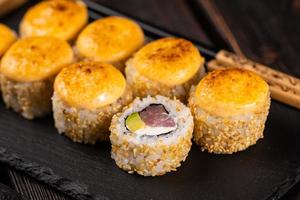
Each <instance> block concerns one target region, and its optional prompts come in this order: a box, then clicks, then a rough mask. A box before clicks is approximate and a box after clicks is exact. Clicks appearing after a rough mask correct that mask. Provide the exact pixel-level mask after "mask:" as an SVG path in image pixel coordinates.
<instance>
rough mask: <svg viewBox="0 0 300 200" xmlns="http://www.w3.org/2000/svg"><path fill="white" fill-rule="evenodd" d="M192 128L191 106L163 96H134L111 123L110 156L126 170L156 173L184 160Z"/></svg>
mask: <svg viewBox="0 0 300 200" xmlns="http://www.w3.org/2000/svg"><path fill="white" fill-rule="evenodd" d="M193 128H194V122H193V117H192V115H191V112H190V109H189V108H188V107H186V106H185V105H184V104H182V103H181V102H180V101H179V100H171V99H169V98H167V97H164V96H155V97H150V96H148V97H145V98H143V99H140V98H136V99H135V100H134V101H133V102H132V103H131V104H130V105H129V106H128V107H125V108H124V109H123V111H122V112H121V113H118V114H116V115H114V117H113V119H112V123H111V126H110V131H111V135H110V141H111V145H112V149H111V156H112V158H113V159H114V160H115V162H116V164H117V166H118V167H120V168H121V169H123V170H125V171H127V172H128V173H134V172H136V173H138V174H140V175H143V176H158V175H163V174H165V173H167V172H170V171H175V170H176V168H177V167H179V166H180V165H181V162H183V161H185V159H186V157H187V155H188V153H189V151H190V149H191V145H192V133H193Z"/></svg>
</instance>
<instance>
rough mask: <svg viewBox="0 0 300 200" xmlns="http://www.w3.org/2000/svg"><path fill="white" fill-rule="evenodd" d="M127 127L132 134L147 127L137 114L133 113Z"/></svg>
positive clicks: (127, 121) (127, 120) (128, 119)
mask: <svg viewBox="0 0 300 200" xmlns="http://www.w3.org/2000/svg"><path fill="white" fill-rule="evenodd" d="M125 125H126V127H127V128H128V129H129V130H130V131H131V132H135V131H137V130H139V129H141V128H144V127H145V123H144V122H143V120H142V119H141V117H140V115H139V113H137V112H135V113H132V114H131V115H129V116H128V117H127V118H126V120H125Z"/></svg>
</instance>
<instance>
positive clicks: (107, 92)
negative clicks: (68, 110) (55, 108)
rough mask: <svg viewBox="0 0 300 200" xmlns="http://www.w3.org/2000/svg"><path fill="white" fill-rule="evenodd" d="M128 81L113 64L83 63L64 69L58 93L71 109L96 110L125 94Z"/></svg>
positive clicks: (56, 81) (58, 85)
mask: <svg viewBox="0 0 300 200" xmlns="http://www.w3.org/2000/svg"><path fill="white" fill-rule="evenodd" d="M125 88H126V80H125V78H124V76H123V75H122V73H121V72H120V71H119V70H117V69H116V68H115V67H114V66H112V65H110V64H105V63H100V62H80V63H75V64H73V65H71V66H69V67H66V68H64V69H63V70H62V71H61V72H60V73H59V74H58V76H57V77H56V79H55V82H54V90H55V92H56V94H57V95H59V97H60V98H61V99H63V100H64V101H65V102H67V103H68V104H69V105H70V106H74V107H77V108H87V109H96V108H99V107H103V106H106V105H108V104H111V103H113V102H115V101H117V99H118V98H120V97H121V96H122V94H123V93H124V92H125Z"/></svg>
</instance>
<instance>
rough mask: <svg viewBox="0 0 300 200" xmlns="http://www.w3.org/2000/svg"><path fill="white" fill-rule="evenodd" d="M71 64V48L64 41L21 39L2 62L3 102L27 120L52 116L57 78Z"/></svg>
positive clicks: (45, 37)
mask: <svg viewBox="0 0 300 200" xmlns="http://www.w3.org/2000/svg"><path fill="white" fill-rule="evenodd" d="M72 61H73V51H72V48H71V47H70V45H69V44H68V43H67V42H65V41H64V40H60V39H56V38H54V37H48V36H43V37H30V38H25V39H21V40H18V41H17V42H15V43H14V44H13V45H12V46H11V47H10V48H9V50H8V51H7V52H6V53H5V54H4V56H3V58H2V60H1V90H2V96H3V100H4V103H5V104H6V106H7V107H8V108H12V109H13V110H15V111H16V112H20V113H21V115H22V116H23V117H25V118H27V119H33V118H35V117H42V116H44V115H46V114H48V113H50V111H51V96H52V92H53V81H54V77H55V75H56V74H57V73H58V72H59V71H60V70H61V69H62V68H63V67H64V66H66V65H67V64H70V63H71V62H72Z"/></svg>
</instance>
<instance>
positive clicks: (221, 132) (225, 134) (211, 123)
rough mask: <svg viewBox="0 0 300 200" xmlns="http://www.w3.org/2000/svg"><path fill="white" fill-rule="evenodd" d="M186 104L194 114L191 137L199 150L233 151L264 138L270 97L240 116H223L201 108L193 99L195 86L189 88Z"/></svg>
mask: <svg viewBox="0 0 300 200" xmlns="http://www.w3.org/2000/svg"><path fill="white" fill-rule="evenodd" d="M189 107H190V108H191V111H192V114H193V116H194V123H195V129H194V137H193V140H194V141H195V143H196V144H197V145H200V146H201V148H202V150H203V151H204V150H207V151H208V152H209V153H216V154H232V153H235V152H237V151H242V150H245V149H246V148H248V147H249V146H251V145H254V144H255V143H256V142H257V140H258V139H260V138H263V131H264V127H265V121H266V119H267V116H268V112H269V107H270V97H269V98H267V100H266V101H265V104H264V105H263V107H262V108H261V109H259V110H257V111H255V112H248V113H246V114H243V115H240V116H231V117H223V116H217V115H214V114H210V113H208V112H206V111H205V110H203V109H202V108H200V107H199V106H198V104H196V100H195V88H194V87H193V88H192V89H191V95H190V98H189Z"/></svg>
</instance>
